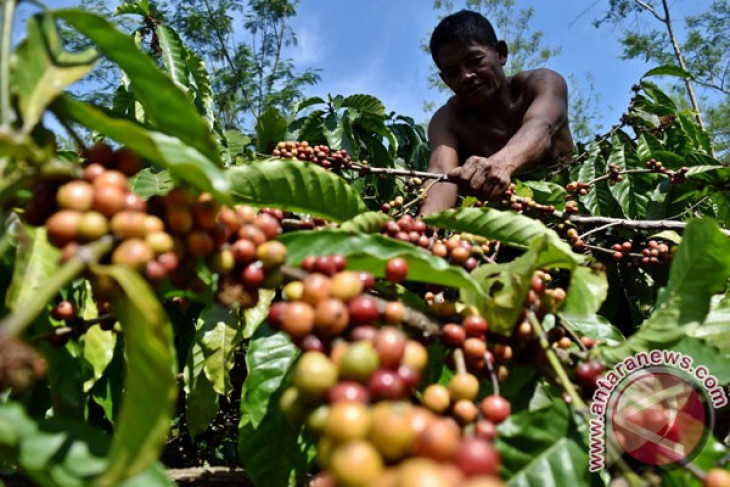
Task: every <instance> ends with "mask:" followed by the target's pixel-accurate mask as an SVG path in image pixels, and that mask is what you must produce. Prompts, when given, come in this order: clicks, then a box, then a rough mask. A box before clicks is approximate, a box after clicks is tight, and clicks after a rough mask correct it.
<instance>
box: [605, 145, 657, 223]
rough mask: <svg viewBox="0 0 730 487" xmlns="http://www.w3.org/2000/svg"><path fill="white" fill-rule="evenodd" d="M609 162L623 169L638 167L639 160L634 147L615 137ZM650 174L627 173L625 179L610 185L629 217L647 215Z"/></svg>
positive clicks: (612, 192)
mask: <svg viewBox="0 0 730 487" xmlns="http://www.w3.org/2000/svg"><path fill="white" fill-rule="evenodd" d="M608 163H609V164H616V165H617V166H618V167H619V168H620V169H621V170H627V169H636V168H638V167H639V160H638V158H637V157H636V153H635V152H634V150H633V148H632V147H629V145H628V144H624V143H622V142H621V141H620V140H619V138H618V137H614V139H613V149H612V150H611V154H610V156H609V157H608ZM648 177H649V176H647V175H645V174H625V175H624V176H623V181H620V182H618V183H616V184H614V185H612V186H609V188H610V191H611V194H613V196H614V197H615V198H616V201H618V204H619V205H621V209H622V210H623V213H624V215H625V216H626V217H627V218H634V219H635V218H642V217H646V207H647V205H648V204H649V196H648V195H649V189H650V187H651V184H650V181H649V179H648Z"/></svg>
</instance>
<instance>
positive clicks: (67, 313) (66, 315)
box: [51, 301, 76, 320]
mask: <svg viewBox="0 0 730 487" xmlns="http://www.w3.org/2000/svg"><path fill="white" fill-rule="evenodd" d="M51 317H52V318H53V319H55V320H72V319H74V318H76V305H75V304H74V303H73V302H71V301H61V302H59V303H58V304H57V305H56V306H54V307H53V309H52V310H51Z"/></svg>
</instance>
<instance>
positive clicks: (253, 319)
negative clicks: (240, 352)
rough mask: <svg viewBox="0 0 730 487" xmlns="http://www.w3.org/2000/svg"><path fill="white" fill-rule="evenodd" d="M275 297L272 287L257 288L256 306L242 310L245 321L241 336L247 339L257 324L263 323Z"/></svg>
mask: <svg viewBox="0 0 730 487" xmlns="http://www.w3.org/2000/svg"><path fill="white" fill-rule="evenodd" d="M275 297H276V291H275V290H274V289H263V288H262V289H259V300H258V302H257V303H256V306H254V307H253V308H248V309H247V310H245V311H244V312H243V319H244V322H245V323H246V324H245V325H244V328H243V338H244V339H249V338H251V337H252V336H253V334H254V333H256V330H257V329H258V328H259V325H261V323H263V321H264V320H265V319H266V317H267V316H268V314H269V308H270V307H271V302H272V301H273V300H274V298H275Z"/></svg>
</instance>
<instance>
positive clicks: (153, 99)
mask: <svg viewBox="0 0 730 487" xmlns="http://www.w3.org/2000/svg"><path fill="white" fill-rule="evenodd" d="M55 15H56V16H58V17H60V18H61V19H63V20H65V21H66V22H68V23H69V24H71V25H72V26H73V27H74V28H75V29H76V30H78V31H79V32H81V33H82V34H83V35H85V36H86V37H88V38H89V39H91V40H92V41H93V42H94V44H95V45H96V47H97V48H98V49H99V50H100V51H102V52H103V53H104V54H106V56H107V57H108V58H109V59H111V60H112V61H113V62H115V63H117V64H118V65H119V66H120V67H121V68H122V69H123V70H124V71H125V73H126V74H127V76H129V79H130V80H131V82H132V85H133V87H134V94H135V96H136V97H137V99H138V100H139V101H140V102H141V103H142V105H143V106H144V108H145V112H146V114H147V116H148V117H150V118H151V119H152V120H153V121H154V124H155V125H156V126H157V128H159V129H160V130H162V131H163V132H165V133H168V134H170V135H172V136H174V137H177V138H179V139H180V140H184V141H185V143H186V144H187V145H189V146H191V147H193V148H195V149H197V151H198V152H199V153H200V154H203V155H204V156H205V157H206V158H207V159H209V160H210V161H212V162H213V163H214V164H216V165H220V163H221V161H220V156H219V154H218V147H217V145H216V143H215V140H214V139H213V137H212V136H211V134H210V129H209V127H208V124H207V123H206V122H205V120H203V119H202V118H201V117H200V115H198V112H197V110H196V109H195V106H193V104H192V103H190V100H188V98H187V96H186V95H185V93H183V92H182V91H181V90H179V89H178V88H177V86H176V85H175V83H174V82H173V81H172V80H171V79H170V78H169V77H167V76H166V75H165V74H164V73H163V72H162V71H160V70H159V69H158V68H157V66H156V65H155V63H154V62H153V61H152V59H150V57H149V56H147V55H146V54H145V53H143V52H142V51H140V49H139V48H138V47H137V45H136V44H135V42H134V40H133V39H132V38H131V37H130V36H129V35H127V34H125V33H123V32H120V31H119V30H117V29H116V28H115V27H114V26H113V25H112V24H111V23H109V22H108V21H107V20H106V19H104V18H103V17H101V16H98V15H95V14H92V13H90V12H87V11H84V10H79V9H64V10H57V11H55Z"/></svg>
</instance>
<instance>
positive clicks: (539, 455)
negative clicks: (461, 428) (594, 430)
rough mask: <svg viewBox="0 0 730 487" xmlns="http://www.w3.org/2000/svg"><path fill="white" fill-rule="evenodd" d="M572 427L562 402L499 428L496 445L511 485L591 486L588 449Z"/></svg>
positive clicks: (519, 415)
mask: <svg viewBox="0 0 730 487" xmlns="http://www.w3.org/2000/svg"><path fill="white" fill-rule="evenodd" d="M570 427H571V425H570V409H569V407H568V406H567V405H566V404H565V403H564V402H563V401H562V400H559V399H555V400H553V401H551V402H549V403H548V405H547V407H543V408H540V409H537V410H532V411H531V410H524V411H521V412H519V413H516V414H513V415H512V416H511V417H509V418H508V419H507V420H506V421H505V422H504V423H502V424H501V425H499V430H498V431H499V433H498V435H497V441H496V446H497V448H498V450H499V452H500V454H501V456H502V466H503V467H502V468H503V472H504V474H505V475H504V476H505V477H506V478H508V479H509V485H510V486H513V485H514V486H535V487H537V486H544V485H561V486H562V485H576V486H588V485H591V474H590V473H589V472H588V453H587V450H588V449H587V447H586V445H583V444H582V443H578V442H577V441H576V440H575V439H574V436H575V435H570Z"/></svg>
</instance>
